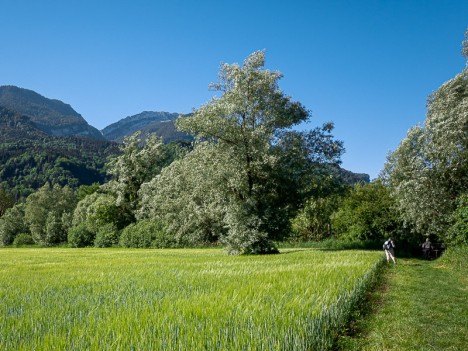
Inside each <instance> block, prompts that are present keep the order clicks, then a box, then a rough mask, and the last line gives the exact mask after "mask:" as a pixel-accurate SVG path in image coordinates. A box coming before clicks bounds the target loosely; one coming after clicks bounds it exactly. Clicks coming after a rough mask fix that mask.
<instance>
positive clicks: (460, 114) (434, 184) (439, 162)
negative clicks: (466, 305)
mask: <svg viewBox="0 0 468 351" xmlns="http://www.w3.org/2000/svg"><path fill="white" fill-rule="evenodd" d="M467 33H468V32H467ZM467 47H468V42H467V41H465V42H464V51H463V52H464V54H465V55H468V49H467ZM467 58H468V56H467ZM467 146H468V67H467V68H465V69H464V70H463V71H462V72H461V73H460V74H458V75H457V76H456V77H455V78H453V79H451V80H449V81H448V82H446V83H445V84H443V85H442V86H441V87H440V88H439V89H438V90H437V91H436V92H435V93H433V94H432V95H431V96H430V97H429V99H428V104H427V116H426V120H425V122H424V125H423V126H415V127H413V128H411V129H410V131H409V132H408V134H407V136H406V138H405V139H403V141H402V142H401V144H400V145H399V147H398V148H397V149H396V150H395V151H394V152H393V153H392V154H391V155H390V156H389V158H388V161H387V164H386V167H385V170H384V173H383V176H384V178H385V179H386V181H387V182H388V184H389V185H390V186H391V189H392V194H393V195H394V196H395V198H396V200H397V203H398V207H399V209H400V211H401V213H402V216H403V218H404V220H405V221H406V222H407V223H408V224H409V225H410V226H411V227H412V228H414V230H415V231H416V233H419V234H423V235H430V234H432V235H437V236H438V237H440V238H441V239H447V240H448V241H453V242H460V241H466V242H468V234H467V233H460V235H462V236H463V238H448V237H447V235H446V233H447V232H448V229H449V227H450V226H452V225H453V213H454V211H455V210H456V208H457V204H458V203H461V202H460V201H459V198H460V197H461V196H463V195H465V196H466V194H467V193H468V151H467Z"/></svg>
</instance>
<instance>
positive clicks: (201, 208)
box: [138, 143, 227, 246]
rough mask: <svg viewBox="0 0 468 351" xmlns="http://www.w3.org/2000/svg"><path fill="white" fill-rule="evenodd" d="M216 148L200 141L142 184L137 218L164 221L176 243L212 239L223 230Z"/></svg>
mask: <svg viewBox="0 0 468 351" xmlns="http://www.w3.org/2000/svg"><path fill="white" fill-rule="evenodd" d="M215 155H216V150H215V148H214V147H213V146H212V145H210V144H207V143H204V144H200V145H198V146H197V148H196V149H195V150H194V151H193V152H190V153H189V154H187V155H186V157H184V158H182V159H179V160H176V161H174V162H173V163H172V164H171V165H169V166H168V167H166V168H164V169H163V170H162V172H161V174H160V175H159V176H158V177H155V178H153V179H152V180H151V181H150V182H148V183H146V184H143V186H142V188H141V190H140V193H139V196H140V198H141V209H140V211H139V213H138V219H139V220H141V219H145V218H149V219H156V220H158V221H161V222H162V223H163V224H164V227H165V230H166V231H167V232H168V233H169V234H170V235H172V237H173V238H174V240H175V241H176V243H177V244H178V245H180V246H184V245H194V244H203V243H207V242H215V241H217V240H218V239H219V237H220V236H221V235H222V234H224V233H225V232H226V229H225V227H224V226H225V224H224V217H225V212H226V210H225V207H226V206H227V202H226V199H225V198H223V196H222V193H221V192H220V191H219V184H221V182H222V179H221V178H222V176H223V170H222V169H221V167H213V163H214V162H216V159H215Z"/></svg>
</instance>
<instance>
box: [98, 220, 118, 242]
mask: <svg viewBox="0 0 468 351" xmlns="http://www.w3.org/2000/svg"><path fill="white" fill-rule="evenodd" d="M118 243H119V231H118V230H117V227H116V226H115V225H114V224H112V223H108V224H104V225H103V226H101V227H100V228H99V229H98V231H97V233H96V239H95V240H94V246H96V247H112V246H115V245H117V244H118Z"/></svg>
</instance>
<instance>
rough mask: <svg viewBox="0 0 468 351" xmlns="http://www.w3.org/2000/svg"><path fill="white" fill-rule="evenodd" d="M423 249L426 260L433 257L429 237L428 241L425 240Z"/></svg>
mask: <svg viewBox="0 0 468 351" xmlns="http://www.w3.org/2000/svg"><path fill="white" fill-rule="evenodd" d="M422 250H423V254H424V258H425V259H426V260H430V259H431V250H432V243H431V242H430V241H429V238H426V241H425V242H423V244H422Z"/></svg>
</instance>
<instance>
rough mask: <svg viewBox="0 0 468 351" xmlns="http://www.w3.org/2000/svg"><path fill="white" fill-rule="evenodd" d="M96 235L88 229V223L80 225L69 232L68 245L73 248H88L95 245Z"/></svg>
mask: <svg viewBox="0 0 468 351" xmlns="http://www.w3.org/2000/svg"><path fill="white" fill-rule="evenodd" d="M95 238H96V233H94V232H93V231H92V230H90V229H89V228H88V225H87V223H80V224H78V225H77V226H74V227H72V228H70V229H69V230H68V245H69V246H71V247H88V246H93V245H94V239H95Z"/></svg>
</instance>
